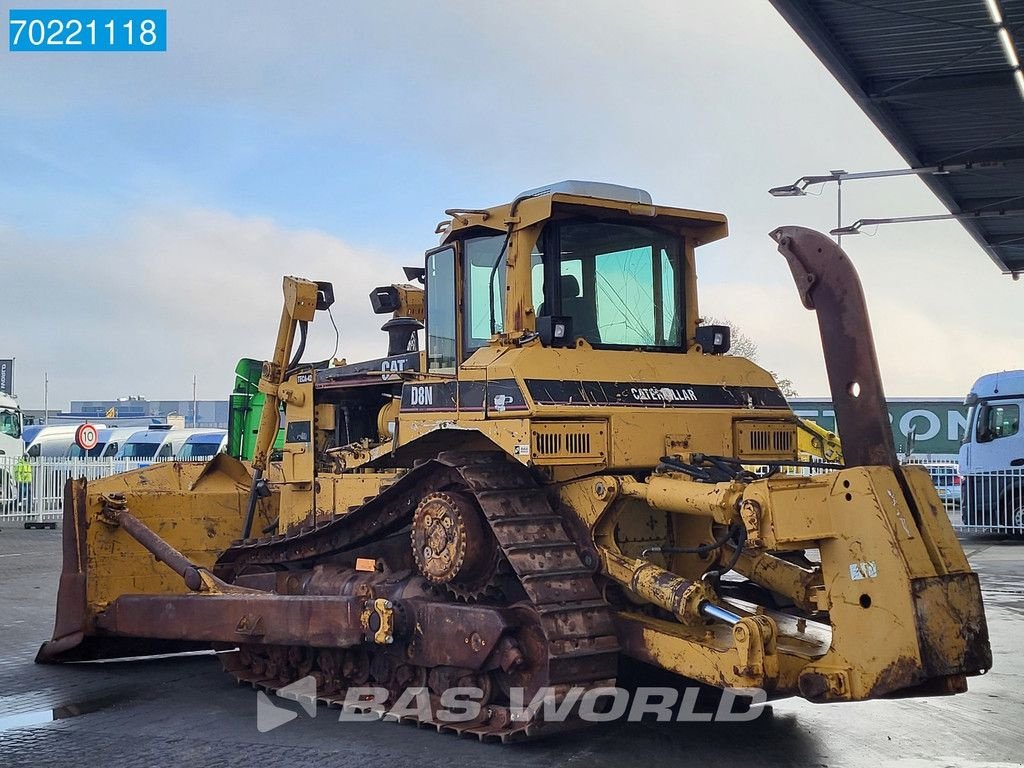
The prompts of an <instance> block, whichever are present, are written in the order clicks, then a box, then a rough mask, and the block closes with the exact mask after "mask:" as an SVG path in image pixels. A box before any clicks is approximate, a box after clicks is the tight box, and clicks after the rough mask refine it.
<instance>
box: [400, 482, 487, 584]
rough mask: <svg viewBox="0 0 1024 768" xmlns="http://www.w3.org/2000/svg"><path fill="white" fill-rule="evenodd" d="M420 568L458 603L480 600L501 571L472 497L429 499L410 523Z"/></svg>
mask: <svg viewBox="0 0 1024 768" xmlns="http://www.w3.org/2000/svg"><path fill="white" fill-rule="evenodd" d="M411 535H412V552H413V557H414V558H415V560H416V567H417V568H418V569H419V571H420V573H422V574H423V575H424V576H425V577H426V578H427V579H428V580H429V581H430V582H432V583H434V584H442V585H445V586H446V587H447V588H448V589H450V590H452V591H453V592H454V593H455V594H456V595H458V596H460V597H477V596H479V595H481V594H482V593H483V591H484V589H485V588H486V587H487V586H488V585H489V584H490V583H491V580H492V579H493V578H494V575H495V571H496V569H497V567H498V546H497V542H495V540H494V537H493V536H491V535H490V531H489V530H487V529H486V528H485V526H484V524H483V520H482V515H481V513H480V511H479V509H478V508H477V506H476V504H475V502H474V501H473V498H472V496H469V495H467V494H465V493H454V492H447V491H438V492H435V493H431V494H428V495H427V496H425V497H424V498H423V501H421V502H420V503H419V505H418V506H417V507H416V512H415V514H414V515H413V518H412V534H411Z"/></svg>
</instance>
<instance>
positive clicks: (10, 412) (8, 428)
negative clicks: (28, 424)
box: [0, 408, 21, 437]
mask: <svg viewBox="0 0 1024 768" xmlns="http://www.w3.org/2000/svg"><path fill="white" fill-rule="evenodd" d="M0 433H2V434H5V435H10V436H11V437H21V414H20V413H19V412H18V411H16V410H15V409H13V408H0Z"/></svg>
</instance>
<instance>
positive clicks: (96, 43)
mask: <svg viewBox="0 0 1024 768" xmlns="http://www.w3.org/2000/svg"><path fill="white" fill-rule="evenodd" d="M7 21H8V30H7V40H8V46H9V48H10V50H11V51H15V52H23V51H85V52H96V51H137V52H138V51H166V50H167V11H166V10H74V9H69V8H57V9H50V10H46V9H40V8H33V9H24V8H22V9H17V8H12V9H11V10H10V12H9V13H8V17H7Z"/></svg>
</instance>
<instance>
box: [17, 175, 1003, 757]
mask: <svg viewBox="0 0 1024 768" xmlns="http://www.w3.org/2000/svg"><path fill="white" fill-rule="evenodd" d="M445 214H446V216H447V218H446V220H445V221H443V222H442V223H441V224H440V225H439V226H438V230H437V232H438V234H439V235H440V245H439V246H438V247H436V248H433V249H431V250H429V251H427V252H426V257H425V261H424V262H423V264H422V266H416V267H410V268H406V280H407V281H409V282H407V283H403V284H396V285H390V286H383V287H380V288H377V289H375V290H374V291H373V292H372V293H371V296H370V300H371V305H372V309H373V310H374V312H377V313H379V314H382V315H390V316H391V317H390V318H389V319H387V321H386V322H385V323H384V326H383V330H384V331H386V333H387V341H388V348H387V354H386V355H384V356H382V357H380V358H378V359H375V360H369V361H365V362H358V363H348V362H345V361H339V360H333V361H326V362H314V363H310V362H304V361H303V355H304V350H305V346H306V338H307V329H308V324H309V323H310V322H312V321H313V320H314V318H315V317H316V316H317V313H318V312H322V311H324V310H328V309H329V307H330V306H331V303H332V302H333V298H334V297H333V289H332V287H331V285H330V283H327V282H316V281H310V280H305V279H299V278H293V277H287V278H285V279H284V308H283V311H282V314H281V321H280V328H279V332H278V336H277V339H276V344H275V347H274V351H273V354H272V357H271V359H270V360H269V361H268V362H266V363H265V364H264V366H263V371H262V378H261V380H260V384H259V389H260V391H261V392H263V393H264V394H265V395H266V401H265V405H264V409H263V411H262V419H261V422H260V430H259V434H258V438H257V446H256V451H255V455H254V457H253V460H252V462H251V463H241V462H238V461H236V460H234V459H232V458H230V457H228V456H225V455H220V456H218V457H216V458H215V459H213V460H211V461H210V462H208V463H205V464H193V463H176V462H175V463H158V464H153V465H151V466H148V467H146V468H143V469H140V470H137V471H133V472H127V473H124V474H121V475H116V476H113V477H109V478H106V479H102V480H91V481H85V480H75V481H72V482H70V483H69V484H68V486H67V489H66V492H65V496H66V498H65V505H64V509H65V517H64V529H63V537H64V539H63V541H64V561H63V573H62V576H61V580H60V588H59V593H58V602H57V617H56V626H55V630H54V636H53V639H52V640H50V641H49V642H47V643H45V644H44V645H43V647H42V648H41V649H40V652H39V655H38V657H37V661H39V662H49V663H52V662H62V661H74V660H85V659H97V658H105V657H106V658H109V657H115V656H129V655H138V654H150V653H156V652H167V651H180V650H187V649H195V648H204V647H205V648H211V647H213V648H216V649H220V650H221V651H222V653H221V654H220V656H221V658H222V660H223V662H224V666H225V667H226V668H227V669H228V671H229V672H230V673H231V674H232V675H234V677H235V678H237V679H238V680H240V681H243V682H247V683H252V684H253V685H256V686H259V687H262V688H264V689H267V690H270V691H275V690H279V689H281V688H283V687H286V686H288V685H290V684H291V683H292V682H293V681H296V680H299V679H305V678H311V679H312V680H313V681H314V682H315V685H316V697H317V698H318V699H320V700H321V701H324V702H328V703H335V704H339V703H345V704H346V705H352V704H353V703H354V704H355V705H358V704H359V703H360V702H363V701H364V699H362V698H360V697H358V696H357V697H356V698H355V699H354V700H353V699H351V698H350V697H349V692H350V691H352V690H362V688H363V687H366V686H368V687H371V688H374V689H375V690H383V691H385V700H391V701H393V700H394V698H395V697H398V696H399V695H400V694H401V692H402V691H403V690H408V689H410V688H416V689H418V690H420V691H425V692H426V693H427V695H428V697H429V699H430V701H431V702H433V703H435V704H436V703H438V702H439V701H441V700H442V699H443V697H444V696H445V692H446V691H448V690H450V689H452V688H454V687H459V688H461V689H464V688H467V687H468V688H471V689H472V690H474V691H477V692H478V693H479V698H480V703H482V704H483V705H484V706H482V707H479V708H478V710H477V711H476V713H475V714H474V716H473V717H472V719H471V720H469V721H461V722H456V723H453V722H450V720H447V719H444V718H441V717H440V716H437V715H435V714H434V713H435V710H434V709H431V708H428V710H427V711H426V712H425V713H423V712H420V713H419V714H408V715H406V716H404V717H403V719H412V720H414V721H416V722H419V723H420V724H421V725H433V726H436V727H437V728H438V729H448V730H454V731H456V732H458V733H460V734H463V735H467V736H476V737H479V738H480V739H483V740H501V741H506V740H511V739H516V738H525V737H530V736H536V735H541V734H544V733H547V732H549V731H550V730H555V729H556V727H560V726H564V725H565V722H562V723H555V722H551V721H550V720H551V719H550V718H545V716H544V712H543V711H538V710H535V709H532V710H528V711H527V712H526V713H525V715H524V714H523V712H521V711H516V710H515V708H514V706H513V703H514V701H515V700H516V696H524V695H525V697H526V699H527V700H530V699H533V698H534V696H535V695H536V694H537V693H538V692H545V693H544V695H545V696H548V695H550V696H551V697H553V698H554V699H555V700H556V701H567V700H568V698H567V697H569V695H570V693H571V692H572V691H576V692H577V694H578V692H579V691H581V690H582V691H584V692H586V691H593V690H603V689H607V688H608V687H609V686H614V685H615V681H616V679H617V675H618V674H619V667H620V663H621V662H623V661H624V660H626V659H630V660H636V661H639V662H643V663H644V664H646V665H653V667H655V668H658V669H659V670H660V671H661V672H660V674H664V673H670V674H671V675H674V676H676V678H675V679H677V680H678V685H679V686H680V687H683V686H687V685H692V684H693V683H692V682H691V681H696V682H697V683H700V684H703V685H706V686H713V687H716V688H720V689H724V688H739V689H744V690H749V689H759V690H760V691H762V692H764V694H765V696H766V697H767V698H768V699H776V698H782V697H789V696H801V697H803V698H805V699H808V700H810V701H813V702H843V701H861V700H865V699H875V698H887V697H901V696H931V695H942V694H952V693H959V692H963V691H965V690H966V688H967V685H966V678H967V677H968V676H971V675H977V674H981V673H983V672H985V671H986V670H987V669H988V668H989V666H990V665H991V650H990V647H989V641H988V631H987V627H986V622H985V616H984V611H983V607H982V598H981V593H980V589H979V585H978V578H977V576H976V574H974V573H973V572H972V571H971V569H970V566H969V565H968V562H967V560H966V558H965V556H964V553H963V551H962V549H961V547H960V546H959V544H958V542H957V539H956V536H955V534H954V531H953V529H952V527H951V526H950V523H949V519H948V517H947V515H946V513H945V511H944V509H943V506H942V503H941V502H940V501H939V498H938V496H937V494H936V491H935V489H934V487H933V486H932V483H931V481H930V479H929V477H928V474H927V472H926V471H925V470H924V469H922V468H919V467H913V466H906V467H901V466H900V465H899V463H898V461H897V458H896V454H895V450H894V447H893V440H892V434H891V431H890V428H889V423H888V419H887V415H886V411H885V408H884V396H883V392H882V383H881V377H880V374H879V371H878V364H877V360H876V357H875V351H874V345H873V341H872V335H871V329H870V325H869V321H868V317H867V312H866V308H865V303H864V299H863V295H862V291H861V287H860V283H859V280H858V278H857V275H856V273H855V271H854V269H853V266H852V265H851V263H850V260H849V258H848V257H847V256H846V255H845V254H844V253H843V251H842V250H841V249H840V248H839V247H838V246H837V245H836V244H835V243H833V242H832V241H831V240H829V239H828V238H827V237H825V236H823V235H821V234H820V233H817V232H814V231H812V230H808V229H803V228H800V227H783V228H780V229H778V230H776V231H774V232H773V233H771V237H772V238H773V239H774V240H775V242H776V243H777V246H778V249H779V251H780V252H781V253H782V255H783V256H784V257H785V259H786V261H787V263H788V265H789V267H790V269H791V271H792V274H793V277H794V279H795V282H796V287H797V290H798V292H799V295H800V297H801V299H802V301H803V304H804V305H805V306H806V307H807V308H809V309H811V310H814V311H815V312H816V314H817V320H818V324H819V329H820V333H821V340H822V347H823V352H824V358H825V363H826V368H827V373H828V380H829V385H830V388H831V390H832V402H833V404H834V407H835V411H836V420H837V425H838V431H839V432H840V433H841V434H842V436H843V446H842V459H843V463H842V464H833V465H830V466H829V467H827V471H825V472H821V473H818V474H812V475H807V476H799V475H793V474H789V473H787V472H785V471H783V470H785V469H786V468H789V467H794V466H800V465H801V464H803V463H805V462H804V458H805V457H801V451H800V446H801V442H802V441H801V438H800V430H801V426H800V422H799V419H797V417H796V416H795V415H794V413H793V412H792V410H791V409H790V408H789V406H788V405H787V402H786V400H785V398H784V397H783V396H782V394H781V393H780V392H779V390H778V388H777V386H776V384H775V382H774V380H773V379H772V377H771V375H770V374H769V373H767V372H766V371H764V370H762V369H761V368H759V367H757V366H756V365H754V364H753V363H751V362H750V361H748V360H746V359H743V358H739V357H734V356H730V355H727V354H725V353H726V352H727V351H728V349H729V333H728V328H727V327H725V326H713V325H712V326H709V325H704V324H702V323H701V322H700V320H699V318H700V314H699V309H698V294H697V282H696V268H695V253H696V249H697V248H698V247H699V246H702V245H704V244H707V243H710V242H713V241H715V240H718V239H720V238H723V237H725V236H726V234H727V223H726V218H725V216H723V215H721V214H717V213H708V212H703V211H697V210H689V209H683V208H673V207H667V206H662V205H655V204H654V203H653V202H652V200H651V197H650V195H648V194H647V193H646V192H644V191H642V190H639V189H633V188H628V187H622V186H617V185H611V184H603V183H596V182H562V183H560V184H555V185H552V186H548V187H542V188H538V189H534V190H530V191H528V192H524V193H522V194H520V195H518V196H517V197H516V198H515V199H514V200H513V201H512V202H511V203H508V204H504V205H499V206H495V207H492V208H487V209H451V210H448V211H446V212H445ZM421 332H422V333H421ZM421 336H422V339H421ZM421 344H422V347H423V348H421ZM226 352H227V350H226ZM282 423H283V428H284V433H285V440H284V447H283V451H282V453H281V456H280V461H276V460H275V461H273V462H272V461H270V451H271V447H272V444H273V441H274V438H275V437H276V435H277V432H278V429H279V426H280V425H281V424H282ZM750 467H759V468H762V471H757V472H755V471H751V469H750ZM517 691H518V693H516V692H517ZM360 696H361V694H360ZM374 700H375V701H376V699H374ZM378 703H379V702H378ZM357 708H358V707H357ZM574 712H575V714H576V715H578V714H579V712H576V711H575V710H574ZM563 720H570V721H571V720H572V717H571V716H570V717H568V718H563Z"/></svg>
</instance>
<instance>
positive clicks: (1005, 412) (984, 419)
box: [977, 403, 1020, 443]
mask: <svg viewBox="0 0 1024 768" xmlns="http://www.w3.org/2000/svg"><path fill="white" fill-rule="evenodd" d="M1019 429H1020V406H1018V405H1016V404H1005V405H993V404H991V403H988V404H985V405H982V406H981V408H979V409H978V431H977V438H978V442H979V443H988V442H991V441H992V440H998V439H999V438H1001V437H1009V436H1010V435H1015V434H1017V431H1018V430H1019Z"/></svg>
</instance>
